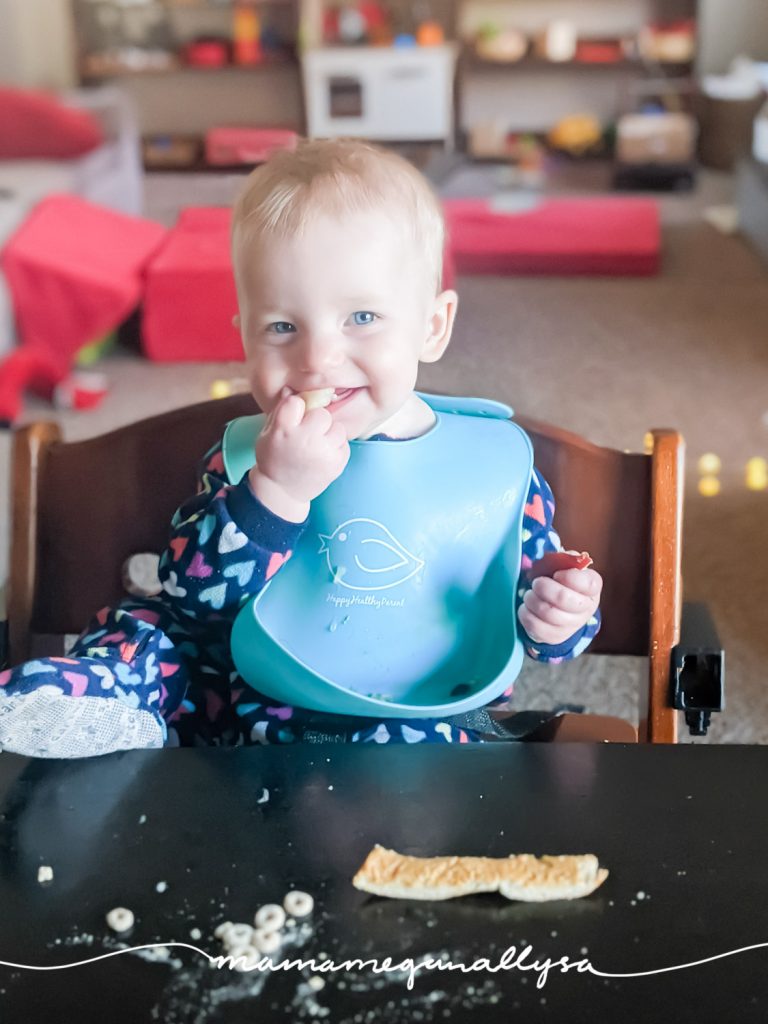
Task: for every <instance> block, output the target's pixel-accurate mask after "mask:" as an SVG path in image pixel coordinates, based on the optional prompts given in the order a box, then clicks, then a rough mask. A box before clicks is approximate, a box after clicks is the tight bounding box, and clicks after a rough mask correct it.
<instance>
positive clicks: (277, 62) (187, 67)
mask: <svg viewBox="0 0 768 1024" xmlns="http://www.w3.org/2000/svg"><path fill="white" fill-rule="evenodd" d="M297 65H298V58H297V57H296V55H295V54H290V55H286V56H281V57H269V58H265V59H264V60H261V61H259V63H258V64H225V65H223V66H222V67H210V68H209V67H197V66H196V65H193V64H182V63H180V62H179V63H178V64H172V65H169V66H168V67H157V68H151V67H150V68H128V67H124V66H121V65H119V64H115V65H114V66H113V67H111V68H109V67H104V69H103V70H101V71H93V70H89V69H87V68H83V70H82V71H81V72H80V79H81V81H83V82H101V81H103V80H104V79H107V78H157V77H158V76H161V75H178V74H200V75H212V74H221V73H225V74H226V73H240V74H247V73H250V74H257V73H258V72H260V71H268V70H271V69H273V68H287V67H294V68H295V67H296V66H297Z"/></svg>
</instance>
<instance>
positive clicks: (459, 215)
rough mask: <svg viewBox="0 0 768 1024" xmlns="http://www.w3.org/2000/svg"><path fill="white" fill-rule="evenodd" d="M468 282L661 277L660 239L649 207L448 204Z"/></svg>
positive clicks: (556, 202) (579, 202)
mask: <svg viewBox="0 0 768 1024" xmlns="http://www.w3.org/2000/svg"><path fill="white" fill-rule="evenodd" d="M443 205H444V208H445V215H446V222H447V225H448V233H449V237H450V241H451V249H452V251H453V257H454V260H455V263H456V270H457V272H458V273H460V274H461V273H464V274H552V275H560V274H563V275H567V274H606V275H626V274H633V275H634V274H637V275H643V274H654V273H656V272H657V270H658V266H659V253H660V248H661V234H660V227H659V213H658V208H657V205H656V203H655V202H654V201H653V200H650V199H634V198H632V199H626V198H613V197H611V198H596V199H591V198H589V199H550V200H544V201H542V202H541V203H539V204H538V205H537V206H535V207H534V208H532V209H524V210H521V211H519V212H503V211H501V210H495V209H494V208H493V207H492V205H491V204H490V203H489V202H488V201H487V200H484V199H448V200H445V201H444V204H443Z"/></svg>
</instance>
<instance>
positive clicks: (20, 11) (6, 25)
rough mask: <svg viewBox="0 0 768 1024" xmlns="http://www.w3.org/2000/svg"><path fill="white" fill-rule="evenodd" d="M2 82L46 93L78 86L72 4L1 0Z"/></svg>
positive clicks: (60, 0) (66, 1) (66, 0)
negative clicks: (71, 18) (30, 87)
mask: <svg viewBox="0 0 768 1024" xmlns="http://www.w3.org/2000/svg"><path fill="white" fill-rule="evenodd" d="M0 81H3V82H11V83H13V84H14V85H27V86H32V87H37V88H45V89H63V88H68V87H70V86H72V85H74V84H75V82H76V71H75V45H74V39H73V36H72V25H71V20H70V6H69V0H0Z"/></svg>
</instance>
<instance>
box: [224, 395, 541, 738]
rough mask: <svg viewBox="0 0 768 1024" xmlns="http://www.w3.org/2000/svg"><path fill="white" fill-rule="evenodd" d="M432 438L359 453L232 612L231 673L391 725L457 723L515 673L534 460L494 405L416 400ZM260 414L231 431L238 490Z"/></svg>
mask: <svg viewBox="0 0 768 1024" xmlns="http://www.w3.org/2000/svg"><path fill="white" fill-rule="evenodd" d="M421 397H422V398H423V399H424V400H425V401H427V402H428V403H429V404H430V405H431V406H432V408H433V409H434V410H435V413H436V422H435V424H434V426H433V427H432V429H431V430H430V431H429V432H428V433H426V434H424V435H423V436H421V437H417V438H414V439H412V440H407V441H386V440H378V441H375V440H374V441H353V442H352V443H351V455H350V459H349V463H348V464H347V468H346V469H345V470H344V472H343V473H342V475H341V477H339V479H338V480H336V481H334V483H333V484H332V485H331V486H330V487H328V488H327V490H326V491H325V492H324V493H323V494H322V495H320V496H319V497H318V498H316V499H315V500H314V501H313V502H312V506H311V510H310V516H309V521H308V525H307V527H306V529H305V531H304V534H303V535H302V538H301V540H300V542H299V544H298V546H297V550H296V551H295V552H294V553H293V555H292V557H291V558H290V559H289V560H288V561H287V562H286V564H285V565H284V566H283V567H282V568H281V569H280V570H279V571H278V573H277V574H276V575H275V576H274V577H273V578H272V579H271V580H270V581H269V582H268V584H267V585H266V586H265V588H264V589H263V590H262V591H261V592H260V593H259V594H258V595H257V596H256V597H255V598H254V599H252V600H251V601H250V602H249V603H248V604H246V605H245V606H244V608H243V609H242V610H241V612H240V613H239V614H238V616H237V618H236V620H235V623H234V626H233V630H232V641H231V642H232V655H233V659H234V662H235V665H236V667H237V669H238V671H239V672H240V674H241V675H242V677H243V678H244V679H245V680H247V682H249V683H250V684H251V685H252V686H253V687H254V688H255V689H257V690H259V691H260V692H261V693H264V694H266V695H267V696H269V697H271V698H272V699H274V700H276V701H282V702H284V703H286V704H292V705H298V706H301V707H305V708H311V709H313V710H316V711H326V712H331V713H335V714H349V715H369V716H375V717H384V718H394V717H398V718H403V717H406V718H408V717H437V716H443V715H453V714H460V713H462V712H465V711H469V710H472V709H474V708H477V707H480V706H481V705H483V704H487V703H488V701H490V700H492V699H493V698H494V697H497V696H498V695H499V694H500V693H501V692H502V691H503V690H504V689H505V688H506V687H507V686H509V685H510V683H511V682H512V681H513V680H514V678H515V677H516V676H517V674H518V672H519V670H520V666H521V663H522V658H523V651H522V645H521V644H520V642H519V640H518V639H517V629H516V617H515V589H516V586H517V579H518V576H519V573H520V551H521V544H522V538H521V527H522V516H523V506H524V503H525V500H526V497H527V494H528V487H529V483H530V476H531V468H532V450H531V445H530V441H529V440H528V437H527V436H526V434H525V433H524V432H523V431H522V430H521V429H520V428H519V427H518V426H517V425H516V424H514V423H513V422H511V421H510V420H509V418H508V417H509V415H510V412H511V411H510V410H509V409H508V408H507V407H506V406H502V405H499V404H498V403H493V402H484V401H482V400H472V399H452V398H443V397H440V396H432V395H422V396H421ZM262 424H263V417H261V416H254V417H245V418H243V419H240V420H235V421H234V422H233V423H231V424H230V425H229V426H228V428H227V432H226V434H225V440H224V464H225V467H226V469H227V473H228V475H229V477H230V479H231V480H232V481H233V482H236V481H238V480H240V479H241V478H242V476H243V475H244V473H246V472H247V471H248V470H249V469H250V467H251V466H252V465H253V464H254V461H255V455H254V445H255V440H256V438H257V436H258V432H259V430H260V429H261V426H262Z"/></svg>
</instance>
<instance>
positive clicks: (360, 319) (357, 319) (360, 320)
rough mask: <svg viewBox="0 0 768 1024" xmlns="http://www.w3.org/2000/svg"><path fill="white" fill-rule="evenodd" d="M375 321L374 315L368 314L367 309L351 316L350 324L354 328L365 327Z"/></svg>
mask: <svg viewBox="0 0 768 1024" xmlns="http://www.w3.org/2000/svg"><path fill="white" fill-rule="evenodd" d="M375 319H376V314H375V313H371V312H369V311H368V310H367V309H361V310H358V312H357V313H353V314H352V322H353V323H354V324H355V326H356V327H365V326H366V324H372V323H373V322H374V320H375Z"/></svg>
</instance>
